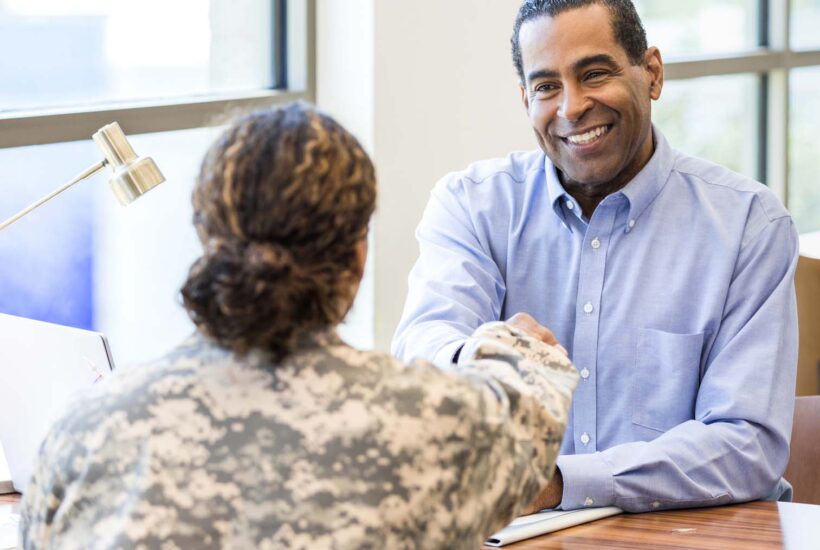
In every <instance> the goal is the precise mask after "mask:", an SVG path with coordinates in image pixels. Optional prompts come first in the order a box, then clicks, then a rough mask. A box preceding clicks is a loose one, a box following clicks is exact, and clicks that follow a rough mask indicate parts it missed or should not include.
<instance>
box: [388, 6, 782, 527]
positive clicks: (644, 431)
mask: <svg viewBox="0 0 820 550" xmlns="http://www.w3.org/2000/svg"><path fill="white" fill-rule="evenodd" d="M512 45H513V61H514V64H515V67H516V69H517V71H518V75H519V78H520V90H521V99H522V102H523V105H524V107H525V109H526V112H527V115H528V116H529V119H530V121H531V123H532V127H533V130H534V132H535V137H536V141H537V143H538V146H539V150H538V151H535V152H530V153H513V154H511V155H509V156H508V157H506V158H503V159H497V160H491V161H485V162H479V163H476V164H474V165H472V166H470V167H469V168H467V169H466V170H465V171H463V172H459V173H455V174H451V175H449V176H447V177H445V178H444V179H443V180H442V181H441V182H439V184H438V185H437V186H436V188H435V189H434V191H433V193H432V197H431V199H430V202H429V204H428V207H427V209H426V211H425V214H424V217H423V219H422V222H421V224H420V226H419V228H418V232H417V236H418V240H419V245H420V257H419V260H418V262H417V263H416V265H415V267H414V268H413V271H412V273H411V274H410V290H409V295H408V299H407V304H406V307H405V311H404V316H403V319H402V322H401V324H400V326H399V329H398V331H397V333H396V337H395V339H394V346H393V351H394V353H395V354H396V355H398V356H399V357H401V358H403V359H405V360H409V359H412V358H413V357H425V358H428V359H431V360H433V361H436V362H437V363H439V364H442V365H444V364H447V363H450V362H453V361H458V356H459V350H460V348H461V346H462V344H463V343H464V341H465V339H466V338H467V336H468V335H469V334H470V333H471V332H472V331H473V330H474V329H475V328H476V327H478V326H479V325H481V324H482V323H484V322H486V321H491V320H496V319H508V318H511V317H513V318H514V322H515V323H516V324H518V325H519V326H521V327H522V328H525V329H527V330H529V331H530V332H532V333H534V334H537V335H540V336H541V337H542V338H543V339H544V340H546V341H550V342H556V341H557V342H560V343H561V344H563V345H564V347H565V348H566V349H567V351H568V353H569V355H570V357H571V358H572V360H573V362H574V363H575V365H576V366H577V368H578V369H579V371H580V375H581V379H582V380H581V383H580V384H579V387H578V389H577V390H576V394H575V398H574V401H573V407H572V413H571V418H570V423H569V426H568V428H567V432H566V435H565V438H564V442H563V446H562V450H561V457H560V458H559V460H558V470H557V475H556V476H555V477H554V478H553V481H552V482H551V484H550V485H549V486H548V487H546V488H545V489H544V491H543V492H542V494H541V497H540V499H539V500H538V501H536V503H535V504H534V506H538V507H540V506H544V507H555V506H559V505H560V506H561V507H562V508H565V509H572V508H580V507H588V506H607V505H616V506H619V507H621V508H623V509H625V510H629V511H645V510H656V509H664V508H678V507H692V506H711V505H718V504H725V503H729V502H736V501H745V500H754V499H760V498H770V499H778V498H784V499H787V498H789V496H790V494H791V491H790V487H789V485H788V483H786V482H785V481H784V480H783V479H782V474H783V471H784V470H785V468H786V463H787V460H788V450H789V435H790V432H791V419H792V411H793V404H794V397H793V396H794V383H795V369H796V357H797V329H796V310H795V302H794V284H793V276H794V269H795V265H796V260H797V253H798V245H797V236H796V232H795V229H794V225H793V223H792V220H791V218H790V216H789V214H788V212H787V211H786V210H785V209H784V208H783V206H782V205H781V204H780V202H779V201H778V200H777V199H776V198H775V197H774V195H773V194H772V193H771V192H769V191H768V189H767V188H766V187H764V186H763V185H761V184H759V183H757V182H754V181H752V180H750V179H748V178H746V177H743V176H741V175H738V174H735V173H733V172H731V171H729V170H727V169H725V168H722V167H720V166H716V165H714V164H711V163H708V162H706V161H703V160H700V159H697V158H693V157H690V156H688V155H686V154H684V153H682V152H679V151H676V150H675V149H673V148H672V147H671V146H670V144H669V143H667V141H666V139H665V138H664V137H663V135H662V134H661V133H660V131H659V130H658V129H657V128H655V127H653V125H652V122H651V103H652V101H654V100H657V99H659V98H660V95H661V89H662V87H663V61H662V58H661V54H660V52H659V51H658V49H657V48H651V47H647V44H646V35H645V32H644V29H643V27H642V24H641V21H640V19H639V17H638V15H637V13H636V12H635V8H634V6H633V5H632V3H631V2H630V1H629V0H528V1H526V2H524V4H523V5H522V6H521V8H520V10H519V13H518V17H517V19H516V22H515V27H514V33H513V37H512ZM708 100H709V99H708V98H704V101H708ZM692 123H693V124H694V123H696V121H693V122H692ZM516 314H517V315H516Z"/></svg>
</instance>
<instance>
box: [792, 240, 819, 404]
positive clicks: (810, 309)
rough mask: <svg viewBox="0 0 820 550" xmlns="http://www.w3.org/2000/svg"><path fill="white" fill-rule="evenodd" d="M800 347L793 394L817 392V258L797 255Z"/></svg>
mask: <svg viewBox="0 0 820 550" xmlns="http://www.w3.org/2000/svg"><path fill="white" fill-rule="evenodd" d="M794 283H795V289H796V291H797V317H798V325H799V328H800V348H799V355H798V357H797V394H796V395H817V394H820V258H813V257H810V256H806V255H801V256H800V258H799V259H798V261H797V273H796V274H795V277H794Z"/></svg>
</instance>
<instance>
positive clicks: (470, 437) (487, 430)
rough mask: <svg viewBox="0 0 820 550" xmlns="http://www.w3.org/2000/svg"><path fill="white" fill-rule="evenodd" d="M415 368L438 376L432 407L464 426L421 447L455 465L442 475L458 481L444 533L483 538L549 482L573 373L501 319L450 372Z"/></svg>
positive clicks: (482, 331) (471, 343)
mask: <svg viewBox="0 0 820 550" xmlns="http://www.w3.org/2000/svg"><path fill="white" fill-rule="evenodd" d="M416 366H417V368H418V367H421V368H423V369H425V371H426V372H428V373H429V375H431V376H437V377H439V380H440V383H438V384H436V386H437V387H446V388H447V389H446V391H445V395H446V397H445V398H444V401H443V402H433V403H432V404H433V405H434V407H433V408H434V409H435V410H436V411H439V414H443V415H446V416H450V417H452V416H458V417H460V418H462V419H464V420H465V421H464V422H459V423H458V425H459V426H465V425H466V426H469V428H467V429H455V430H453V431H452V432H450V433H448V434H447V435H446V438H445V441H444V442H442V441H440V440H438V439H435V437H436V436H432V435H431V437H432V438H433V439H432V440H429V441H425V442H423V443H421V445H422V446H423V447H424V448H426V449H438V450H439V451H438V456H437V460H439V461H440V462H442V463H446V464H447V465H448V467H450V468H455V471H454V472H453V471H452V470H451V472H452V473H450V474H447V475H448V478H452V479H457V480H460V483H459V487H460V489H459V490H457V491H453V492H450V493H449V494H448V495H447V496H446V497H445V499H444V500H445V508H446V509H447V510H453V511H456V513H455V514H454V515H453V525H451V527H450V531H451V532H454V533H459V532H460V533H463V534H464V536H467V535H468V534H469V533H473V534H475V533H483V535H484V536H487V535H489V534H491V533H493V532H495V531H497V530H499V529H501V528H502V527H504V526H505V525H506V524H508V523H509V522H510V520H511V519H512V518H513V517H514V516H515V515H517V514H518V513H520V511H521V509H522V508H523V507H525V506H526V505H527V504H529V502H530V501H532V500H533V499H534V498H535V496H536V495H537V494H538V493H539V492H540V491H541V490H542V489H543V488H544V487H545V486H546V485H547V483H549V480H550V478H551V477H552V474H553V472H554V468H555V460H556V458H557V455H558V451H559V449H560V446H561V440H562V438H563V434H564V430H565V428H566V424H567V417H568V411H569V406H570V402H571V399H572V392H573V390H574V389H575V386H576V384H577V382H578V374H577V372H576V369H575V367H574V366H573V365H572V364H571V363H570V361H569V359H567V358H566V357H565V356H564V355H563V354H562V353H560V352H559V351H557V350H556V349H555V348H553V347H552V346H549V345H547V344H544V343H542V342H540V341H538V340H536V339H534V338H531V337H529V336H527V335H525V334H523V333H522V332H520V331H518V330H516V329H514V328H512V327H509V326H508V325H505V324H504V323H500V322H495V323H488V324H485V325H483V326H482V327H480V328H479V329H478V330H476V332H475V333H474V335H473V336H472V337H471V338H469V339H468V340H467V342H466V343H465V346H464V348H463V351H462V354H461V358H460V361H459V364H458V365H457V366H453V367H452V371H451V372H446V371H441V370H440V369H438V368H437V367H434V366H432V365H431V364H429V363H427V362H423V361H419V362H417V363H416ZM453 371H454V372H456V373H457V374H458V376H452V373H453ZM428 386H429V385H428ZM476 389H478V390H479V391H476ZM429 397H431V396H428V398H429ZM431 432H432V431H431ZM447 457H458V460H449V459H447ZM475 542H476V543H477V544H479V545H480V543H481V542H483V541H475Z"/></svg>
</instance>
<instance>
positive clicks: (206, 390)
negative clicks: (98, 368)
mask: <svg viewBox="0 0 820 550" xmlns="http://www.w3.org/2000/svg"><path fill="white" fill-rule="evenodd" d="M452 370H457V371H460V372H459V373H453V372H445V371H443V370H441V369H438V368H436V367H434V366H433V365H431V364H429V363H416V364H413V365H410V366H406V365H404V364H402V363H400V362H399V361H397V360H396V359H393V358H391V357H390V356H388V355H385V354H381V353H376V352H362V351H358V350H355V349H353V348H351V347H349V346H347V345H345V344H344V343H343V342H342V341H341V340H340V339H339V338H338V337H337V336H336V334H335V332H332V331H328V332H324V333H321V334H318V335H313V336H312V337H310V338H306V339H305V340H304V341H303V342H302V345H301V346H300V348H299V351H298V352H297V353H295V354H293V355H291V356H290V357H288V358H287V359H286V360H285V361H284V362H283V363H282V364H281V365H277V366H274V365H271V364H270V363H269V362H267V361H266V356H265V354H264V353H261V352H253V353H250V354H248V355H246V356H244V357H238V356H236V355H233V354H231V353H230V352H227V351H225V350H222V349H220V348H218V347H216V346H214V345H213V344H211V343H209V342H208V341H207V340H205V339H203V338H201V337H199V336H194V337H192V338H191V339H190V340H188V341H187V342H185V343H184V344H183V345H182V346H180V347H179V348H177V349H176V350H175V351H174V352H172V353H171V354H169V355H168V356H166V357H165V358H164V359H163V360H161V361H159V362H157V363H156V364H153V365H149V366H142V367H139V368H132V369H129V370H124V371H122V372H119V373H118V374H116V375H115V376H113V377H111V378H110V379H109V380H108V381H107V382H106V383H105V384H102V385H101V386H98V387H95V388H94V389H93V390H92V392H91V395H90V396H86V398H84V399H83V400H82V401H80V402H78V403H77V404H76V405H75V406H74V407H73V408H72V410H71V411H70V412H69V413H68V414H67V415H66V416H64V417H63V418H62V420H60V421H59V422H58V423H57V424H56V425H55V426H54V428H53V429H52V431H51V433H50V435H49V436H48V437H47V438H46V440H45V442H44V443H43V446H42V449H41V451H40V458H39V464H38V466H37V468H36V470H35V474H34V477H33V479H32V481H31V484H30V485H29V489H28V491H27V492H26V494H25V495H24V497H23V504H22V512H21V516H22V519H21V536H20V545H21V546H22V547H23V548H51V547H58V548H63V547H65V548H162V549H189V548H262V549H264V548H277V549H278V548H299V549H301V548H311V549H315V548H357V549H358V548H379V549H382V548H389V549H393V548H396V549H403V548H423V549H434V548H448V549H449V548H478V547H480V546H481V543H482V542H483V540H484V539H485V538H486V537H487V536H488V535H489V534H491V533H493V532H495V531H497V530H498V529H500V528H501V527H503V526H504V525H505V524H507V523H508V522H509V521H510V519H511V518H512V517H513V516H514V515H516V514H517V513H518V512H519V511H520V510H521V508H522V507H523V506H525V505H526V504H527V503H528V502H529V501H530V500H531V499H532V498H534V496H535V495H536V494H537V493H538V492H539V490H540V489H541V488H542V487H543V486H544V485H545V484H546V483H547V482H548V479H549V477H550V476H551V473H552V471H553V468H554V464H555V459H556V456H557V453H558V449H559V446H560V443H561V437H562V434H563V432H564V427H565V425H566V422H567V411H568V408H569V404H570V398H571V394H572V390H573V389H574V387H575V384H576V383H577V375H576V372H575V368H574V367H573V366H572V365H571V364H570V362H569V361H568V360H567V359H566V357H564V356H563V355H562V354H561V353H560V352H558V351H557V350H555V349H554V348H552V347H551V346H548V345H546V344H543V343H541V342H539V341H536V340H534V339H532V338H530V337H528V336H525V335H523V334H522V333H520V332H517V331H516V330H515V329H512V328H510V327H508V326H507V325H504V324H502V323H491V324H488V325H484V326H483V327H481V328H479V329H478V330H477V331H476V333H475V334H474V336H473V338H472V339H470V340H469V341H468V343H467V344H466V346H465V348H464V350H463V352H462V354H461V361H460V365H459V366H457V367H453V368H452Z"/></svg>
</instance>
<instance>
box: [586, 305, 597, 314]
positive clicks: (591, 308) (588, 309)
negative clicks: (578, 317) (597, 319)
mask: <svg viewBox="0 0 820 550" xmlns="http://www.w3.org/2000/svg"><path fill="white" fill-rule="evenodd" d="M593 311H595V308H594V307H592V302H587V303H585V304H584V313H587V314H589V313H592V312H593Z"/></svg>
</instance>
